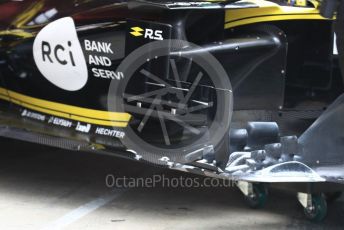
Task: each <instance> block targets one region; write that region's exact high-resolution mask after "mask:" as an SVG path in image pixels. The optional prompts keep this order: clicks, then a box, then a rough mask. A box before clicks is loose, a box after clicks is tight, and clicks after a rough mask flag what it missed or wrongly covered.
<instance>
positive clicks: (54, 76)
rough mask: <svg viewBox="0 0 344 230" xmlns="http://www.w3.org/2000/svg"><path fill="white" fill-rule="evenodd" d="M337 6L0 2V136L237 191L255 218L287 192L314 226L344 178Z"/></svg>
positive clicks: (155, 0)
mask: <svg viewBox="0 0 344 230" xmlns="http://www.w3.org/2000/svg"><path fill="white" fill-rule="evenodd" d="M343 6H344V4H341V5H340V6H339V7H340V10H339V11H338V12H339V13H338V14H337V15H335V12H336V10H337V8H338V2H337V0H324V1H322V2H321V6H320V3H319V2H318V1H314V0H296V1H294V0H290V1H284V0H270V1H268V0H231V1H225V0H222V1H221V0H218V1H217V0H215V1H214V0H208V1H206V0H202V1H199V0H195V1H192V2H191V1H179V0H178V1H161V0H132V1H124V0H103V1H95V0H75V1H67V0H61V1H54V0H38V1H33V0H24V1H10V0H9V1H2V2H1V3H0V12H1V15H0V135H1V136H5V137H10V138H16V139H20V140H25V141H30V142H36V143H40V144H45V145H50V146H54V147H60V148H65V149H72V150H82V151H91V152H96V153H101V154H109V155H114V156H119V157H125V158H130V159H133V160H138V161H143V162H148V163H153V164H156V165H161V166H166V167H169V168H171V169H176V170H182V171H186V172H191V173H197V174H201V175H205V176H211V177H219V178H224V179H228V180H234V181H237V186H238V187H239V189H240V190H241V191H242V192H243V193H244V194H245V197H246V198H247V201H248V202H249V204H250V206H251V207H253V208H256V207H261V206H263V205H264V203H265V201H266V196H267V190H266V183H273V184H283V183H287V184H288V186H289V187H293V188H294V189H295V190H296V191H297V192H298V198H299V201H300V202H301V204H302V205H303V207H304V209H305V214H306V216H307V217H308V218H310V219H312V220H321V219H323V218H324V216H325V214H326V197H325V195H327V197H332V198H333V197H335V196H337V195H338V192H339V188H338V187H337V186H331V187H329V186H320V185H324V184H325V183H326V182H334V183H336V184H341V183H343V180H344V154H343V152H344V141H343V140H344V139H343V138H344V136H343V135H344V134H343V132H342V130H343V128H344V119H343V117H342V114H343V113H344V96H343V95H342V94H343V92H344V87H343V86H344V85H343V75H342V74H341V70H340V67H341V66H342V67H343V65H344V64H343V62H344V58H343V54H344V52H343V51H344V49H343V44H344V41H343V40H344V31H343V29H344V19H343V16H344V15H342V14H343V13H340V12H344V10H343ZM335 18H336V20H334V19H335ZM334 28H336V29H334ZM336 38H337V42H336ZM337 44H338V46H337ZM343 70H344V69H343ZM276 182H279V183H276ZM300 182H302V183H300ZM315 182H321V183H315ZM325 185H326V184H325ZM318 187H319V188H318ZM324 187H326V190H325V189H324ZM324 194H325V195H324Z"/></svg>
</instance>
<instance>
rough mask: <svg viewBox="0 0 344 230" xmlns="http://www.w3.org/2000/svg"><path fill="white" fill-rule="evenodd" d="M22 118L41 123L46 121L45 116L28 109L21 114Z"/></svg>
mask: <svg viewBox="0 0 344 230" xmlns="http://www.w3.org/2000/svg"><path fill="white" fill-rule="evenodd" d="M21 116H22V117H28V118H32V119H35V120H39V121H45V115H43V114H40V113H36V112H31V111H29V110H26V109H24V110H23V112H22V113H21Z"/></svg>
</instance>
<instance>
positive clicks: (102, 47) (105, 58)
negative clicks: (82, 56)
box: [84, 39, 124, 80]
mask: <svg viewBox="0 0 344 230" xmlns="http://www.w3.org/2000/svg"><path fill="white" fill-rule="evenodd" d="M111 45H112V44H111V43H110V42H103V41H92V40H88V39H85V40H84V49H85V51H86V52H88V53H90V54H88V57H87V61H88V64H89V65H91V66H97V67H93V68H92V69H91V71H92V74H93V76H94V77H97V78H103V79H114V80H121V79H123V78H124V74H123V72H116V71H113V70H109V69H104V68H108V67H111V66H112V61H111V59H110V58H109V55H111V54H114V51H113V50H112V48H111ZM100 67H104V68H100Z"/></svg>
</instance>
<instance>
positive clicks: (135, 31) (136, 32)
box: [130, 26, 144, 37]
mask: <svg viewBox="0 0 344 230" xmlns="http://www.w3.org/2000/svg"><path fill="white" fill-rule="evenodd" d="M130 29H131V30H132V32H130V34H131V35H133V36H135V37H139V36H143V33H141V32H143V31H144V29H142V28H141V27H138V26H136V27H131V28H130Z"/></svg>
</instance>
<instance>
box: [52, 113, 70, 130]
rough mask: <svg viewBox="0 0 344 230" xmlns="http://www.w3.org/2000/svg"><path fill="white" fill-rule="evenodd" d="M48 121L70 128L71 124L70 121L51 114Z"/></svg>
mask: <svg viewBox="0 0 344 230" xmlns="http://www.w3.org/2000/svg"><path fill="white" fill-rule="evenodd" d="M48 123H49V124H54V125H58V126H62V127H67V128H70V127H72V125H73V123H72V122H71V121H68V120H65V119H62V118H59V117H53V116H52V117H50V118H49V120H48Z"/></svg>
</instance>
